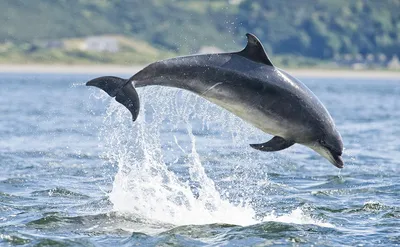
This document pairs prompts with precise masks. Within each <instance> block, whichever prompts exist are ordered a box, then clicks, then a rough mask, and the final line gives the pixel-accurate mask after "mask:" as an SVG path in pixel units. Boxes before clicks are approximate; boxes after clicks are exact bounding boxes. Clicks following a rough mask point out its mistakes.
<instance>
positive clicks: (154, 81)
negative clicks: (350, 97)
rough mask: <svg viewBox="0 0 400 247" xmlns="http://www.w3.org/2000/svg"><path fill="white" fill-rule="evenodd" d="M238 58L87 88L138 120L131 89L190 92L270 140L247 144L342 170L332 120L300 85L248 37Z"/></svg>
mask: <svg viewBox="0 0 400 247" xmlns="http://www.w3.org/2000/svg"><path fill="white" fill-rule="evenodd" d="M246 36H247V45H246V47H245V48H244V49H243V50H242V51H239V52H233V53H220V54H205V55H193V56H185V57H177V58H171V59H166V60H162V61H158V62H155V63H152V64H150V65H148V66H147V67H145V68H144V69H142V70H141V71H139V72H138V73H136V74H135V75H133V76H132V77H131V78H129V79H122V78H118V77H113V76H104V77H99V78H96V79H93V80H90V81H89V82H87V83H86V85H87V86H96V87H98V88H101V89H103V90H104V91H105V92H106V93H108V94H109V95H110V96H111V97H115V99H116V100H117V101H118V102H119V103H121V104H123V105H124V106H125V107H126V108H128V110H129V111H130V112H131V113H132V118H133V121H135V120H136V118H137V116H138V114H139V108H140V104H139V98H138V94H137V92H136V90H135V87H145V86H153V85H160V86H168V87H176V88H181V89H186V90H189V91H191V92H193V93H195V94H197V95H199V96H201V97H203V98H205V99H207V100H209V101H211V102H213V103H215V104H217V105H219V106H221V107H223V108H225V109H226V110H228V111H230V112H232V113H233V114H235V115H236V116H238V117H240V118H242V119H243V120H245V121H246V122H248V123H250V124H252V125H253V126H255V127H256V128H258V129H260V130H262V131H264V132H266V133H268V134H271V135H273V136H274V137H273V138H272V139H271V140H269V141H268V142H265V143H262V144H250V146H251V147H252V148H255V149H257V150H261V151H266V152H273V151H279V150H283V149H286V148H288V147H290V146H292V145H293V144H295V143H299V144H302V145H305V146H307V147H309V148H311V149H313V150H314V151H316V152H317V153H319V154H320V155H322V156H323V157H325V158H326V159H327V160H329V161H330V162H331V163H332V164H333V165H335V166H336V167H338V168H343V160H342V157H341V155H342V151H343V143H342V138H341V136H340V134H339V132H338V131H337V130H336V127H335V124H334V122H333V119H332V117H331V116H330V114H329V112H328V111H327V109H326V108H325V107H324V106H323V104H322V103H321V102H320V101H319V100H318V98H317V97H316V96H315V95H314V94H313V93H312V92H311V91H310V89H308V88H307V87H306V86H305V85H304V84H303V83H301V82H300V81H299V80H297V79H296V78H294V77H293V76H291V75H289V74H288V73H287V72H285V71H283V70H281V69H279V68H277V67H275V66H274V65H273V64H272V62H271V60H270V59H269V57H268V55H267V53H266V52H265V50H264V47H263V45H262V44H261V42H260V41H259V39H258V38H257V37H256V36H254V35H253V34H249V33H248V34H246Z"/></svg>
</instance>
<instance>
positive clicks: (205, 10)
mask: <svg viewBox="0 0 400 247" xmlns="http://www.w3.org/2000/svg"><path fill="white" fill-rule="evenodd" d="M0 9H2V10H3V11H2V14H1V15H0V21H1V23H2V28H1V29H0V60H7V61H11V62H12V61H19V60H21V59H22V58H24V57H28V58H32V59H33V60H32V61H34V60H35V59H37V57H35V56H41V57H42V59H47V60H51V59H55V60H57V61H63V59H66V61H67V62H68V61H73V60H75V61H76V60H79V61H81V62H84V61H87V62H90V61H96V62H110V63H121V62H124V61H127V62H135V61H136V62H137V61H141V62H143V61H145V60H146V59H147V60H146V61H151V59H152V58H155V57H157V58H159V57H165V56H168V54H187V53H193V52H197V51H198V50H199V48H200V47H202V46H210V45H212V46H218V47H219V48H222V49H224V50H236V49H239V48H240V47H242V46H243V45H244V43H245V38H244V34H245V33H246V32H252V33H255V34H256V35H257V36H259V37H260V38H261V40H262V42H263V43H264V44H265V46H266V49H267V50H268V52H269V53H274V57H276V55H281V56H280V57H281V60H285V57H289V60H290V59H291V58H292V57H300V59H299V60H301V61H305V63H306V64H307V63H309V62H310V61H311V63H313V62H312V61H316V60H320V59H323V60H330V59H332V58H337V57H341V56H344V55H345V54H350V55H351V56H354V57H357V56H358V57H359V56H362V57H366V56H367V55H368V54H373V55H375V56H377V55H379V56H380V57H387V58H391V57H392V56H393V55H395V54H397V55H398V56H400V21H399V20H400V11H399V9H400V1H399V0H383V1H382V0H354V1H347V0H335V1H331V0H298V1H293V0H268V1H265V0H242V1H228V0H209V1H203V0H146V1H136V0H114V1H108V0H29V1H27V0H0ZM91 35H123V36H124V37H127V38H128V39H130V40H135V42H138V41H139V40H142V42H145V43H146V44H147V46H146V47H147V48H149V47H151V48H149V49H150V50H151V49H153V51H157V52H156V53H157V54H158V55H155V56H153V57H146V56H148V54H147V53H146V52H145V51H144V50H142V55H143V59H138V60H135V59H128V58H129V57H132V56H134V55H135V54H136V53H137V54H138V57H140V54H139V53H138V51H139V50H140V49H139V50H132V49H130V50H129V49H127V47H124V48H123V49H122V50H121V52H122V51H123V54H122V53H121V54H119V55H118V56H115V57H113V56H114V55H111V54H95V53H92V54H90V53H85V52H82V51H71V50H64V51H55V50H50V51H49V50H40V49H32V44H37V43H40V42H42V41H46V40H47V41H48V40H58V39H71V38H84V37H87V36H91ZM33 46H34V47H35V45H33ZM145 50H146V49H145ZM121 56H122V57H125V58H122V59H121ZM301 57H305V58H301ZM68 59H69V60H68ZM28 60H29V59H28Z"/></svg>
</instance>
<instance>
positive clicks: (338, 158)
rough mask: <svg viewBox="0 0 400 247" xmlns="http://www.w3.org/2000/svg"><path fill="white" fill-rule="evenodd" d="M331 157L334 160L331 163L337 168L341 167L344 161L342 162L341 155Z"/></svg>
mask: <svg viewBox="0 0 400 247" xmlns="http://www.w3.org/2000/svg"><path fill="white" fill-rule="evenodd" d="M333 158H334V160H335V162H332V163H333V165H335V166H336V167H337V168H343V166H344V162H343V159H342V156H339V155H333Z"/></svg>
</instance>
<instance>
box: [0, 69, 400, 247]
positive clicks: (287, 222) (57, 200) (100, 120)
mask: <svg viewBox="0 0 400 247" xmlns="http://www.w3.org/2000/svg"><path fill="white" fill-rule="evenodd" d="M95 76H96V75H71V74H0V88H1V95H0V96H1V97H0V116H1V117H0V168H1V170H2V171H1V172H0V245H22V246H24V245H25V246H33V245H36V246H276V245H279V246H298V245H300V246H301V245H305V246H310V245H315V246H399V245H400V182H399V181H400V152H399V150H400V139H399V137H400V123H399V120H400V110H399V109H400V79H392V80H378V79H346V78H340V75H338V78H330V79H326V78H300V79H301V80H302V81H303V82H304V83H305V84H306V85H307V86H308V87H309V88H310V89H311V90H312V91H313V92H314V93H315V94H316V95H317V96H318V97H319V98H320V100H321V101H322V102H323V103H324V105H325V106H326V107H327V109H328V110H329V112H330V113H331V115H332V117H333V118H334V120H335V122H336V125H337V128H338V130H339V131H340V133H341V134H342V137H343V140H344V146H345V152H344V155H343V158H344V161H345V168H344V169H342V170H339V169H337V168H335V167H334V166H333V165H331V164H330V163H329V162H328V161H326V160H325V159H323V158H322V157H320V156H319V155H318V154H316V153H314V152H313V151H312V150H309V149H307V148H306V147H303V146H300V145H295V146H293V147H291V148H289V149H287V150H284V151H282V152H279V153H263V152H258V151H256V150H252V149H251V148H250V147H249V146H248V144H249V143H251V142H256V141H262V142H265V141H267V140H268V138H270V136H268V135H266V134H264V133H261V132H259V131H257V130H254V128H253V127H252V126H250V125H247V124H246V123H244V122H242V121H241V120H239V119H237V118H235V117H234V116H233V115H232V114H230V113H227V112H226V111H225V110H224V109H222V108H219V107H216V106H214V105H212V104H211V103H208V102H207V101H205V100H203V99H201V98H198V97H197V96H193V95H192V94H190V93H182V92H180V91H179V90H172V89H160V88H157V87H149V88H146V89H143V90H142V89H141V90H139V94H140V95H141V97H142V100H143V105H142V112H141V113H140V114H141V115H140V117H139V118H141V120H140V119H139V120H138V121H139V122H138V123H132V122H131V120H130V115H129V113H128V112H127V111H126V110H125V109H124V108H123V106H120V105H118V104H116V103H114V101H113V99H111V98H109V97H108V96H106V95H105V94H104V93H102V92H99V91H98V90H96V89H94V88H88V87H86V86H84V82H86V81H87V80H89V79H91V78H93V77H95ZM125 76H128V75H125ZM140 122H141V123H140ZM192 135H193V136H192ZM150 144H151V145H150ZM203 172H204V173H203ZM152 174H154V178H152ZM204 174H206V176H204ZM178 180H179V181H178ZM187 188H189V189H187ZM188 193H189V194H190V193H191V194H192V195H189V194H188ZM225 202H226V203H227V204H224V203H225ZM242 208H245V209H246V210H247V211H246V210H243V213H241V212H242V211H240V210H241V209H242ZM146 209H148V210H147V211H146ZM236 209H238V211H233V210H236ZM196 210H197V211H196ZM180 212H182V215H181V214H180ZM183 212H185V214H183ZM249 215H250V216H249Z"/></svg>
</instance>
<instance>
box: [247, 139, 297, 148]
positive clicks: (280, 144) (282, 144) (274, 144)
mask: <svg viewBox="0 0 400 247" xmlns="http://www.w3.org/2000/svg"><path fill="white" fill-rule="evenodd" d="M293 144H294V142H293V141H288V140H285V139H283V138H282V137H280V136H274V138H272V139H271V140H269V141H267V142H265V143H261V144H250V147H252V148H254V149H257V150H260V151H264V152H274V151H279V150H283V149H285V148H288V147H290V146H292V145H293Z"/></svg>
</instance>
